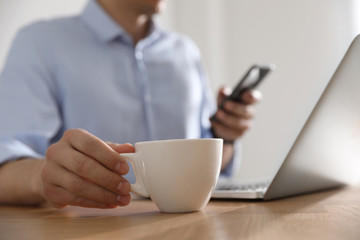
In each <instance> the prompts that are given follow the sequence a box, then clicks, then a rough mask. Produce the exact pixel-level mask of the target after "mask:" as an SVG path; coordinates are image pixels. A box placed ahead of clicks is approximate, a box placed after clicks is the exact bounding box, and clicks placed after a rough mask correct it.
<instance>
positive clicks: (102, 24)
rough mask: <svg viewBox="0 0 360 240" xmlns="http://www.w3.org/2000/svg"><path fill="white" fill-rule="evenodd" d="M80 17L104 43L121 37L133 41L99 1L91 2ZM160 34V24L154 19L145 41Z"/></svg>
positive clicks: (90, 0)
mask: <svg viewBox="0 0 360 240" xmlns="http://www.w3.org/2000/svg"><path fill="white" fill-rule="evenodd" d="M80 17H81V19H82V20H83V21H84V23H85V24H86V25H88V26H89V27H90V28H91V29H92V30H93V31H94V32H95V34H96V35H97V36H98V37H99V38H100V39H101V40H102V41H104V42H110V41H112V40H114V39H117V38H119V37H123V38H126V39H129V40H130V41H131V39H130V36H129V34H128V33H127V32H126V31H125V30H124V29H123V28H122V27H121V26H119V25H118V24H117V23H116V22H115V21H114V20H113V19H112V18H111V17H110V16H109V15H108V14H107V13H106V11H105V10H104V9H103V8H102V7H101V6H100V5H99V3H98V2H97V0H89V1H88V3H87V5H86V6H85V8H84V10H83V12H82V14H81V16H80ZM160 33H161V30H160V27H159V24H158V23H157V21H156V20H155V19H153V22H152V27H151V30H150V33H149V35H148V36H147V37H146V38H145V39H148V40H154V39H156V38H157V37H158V36H160ZM145 39H144V40H145Z"/></svg>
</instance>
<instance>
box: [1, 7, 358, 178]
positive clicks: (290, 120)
mask: <svg viewBox="0 0 360 240" xmlns="http://www.w3.org/2000/svg"><path fill="white" fill-rule="evenodd" d="M85 2H86V0H77V1H73V0H62V1H55V0H32V1H23V0H0V69H1V67H2V64H3V60H4V58H5V54H6V52H7V49H8V47H9V44H10V41H11V39H12V37H13V35H14V33H15V32H16V30H17V29H18V27H19V26H21V25H23V24H24V23H27V22H29V21H33V20H35V19H38V18H48V17H54V16H58V15H64V14H73V13H75V12H78V11H79V10H81V9H82V7H83V5H84V3H85ZM359 2H360V0H301V1H299V0H296V1H295V0H251V1H247V0H196V1H194V0H168V10H167V12H166V13H165V14H164V15H163V16H162V17H161V21H162V22H163V24H164V25H165V26H168V27H170V28H173V29H175V30H178V31H180V32H183V33H185V34H187V35H189V36H190V37H192V38H193V39H194V40H195V42H196V43H197V44H198V45H199V47H200V50H201V51H202V54H203V57H204V63H205V66H206V68H207V71H208V74H209V77H210V80H211V85H212V87H213V89H214V93H215V92H216V90H217V89H218V87H219V86H221V85H224V84H226V85H230V86H232V85H234V84H235V82H236V80H237V79H238V78H239V76H240V75H242V74H243V72H244V71H245V70H246V69H247V68H248V66H249V65H250V64H252V63H255V62H256V63H275V64H276V65H277V70H276V71H275V72H274V73H273V74H272V75H271V76H270V77H269V78H268V79H267V81H266V82H265V83H264V84H263V85H262V87H261V90H262V92H263V95H264V99H263V101H262V102H261V103H260V104H259V105H258V107H257V117H256V120H255V126H254V127H253V129H252V130H251V131H249V132H248V133H247V134H246V135H245V137H244V139H243V161H242V166H241V170H240V172H239V174H238V178H239V179H241V180H244V179H247V178H251V179H261V178H267V177H272V176H273V175H274V174H275V172H276V170H277V168H278V167H279V165H280V164H281V162H282V160H283V159H284V157H285V155H286V152H287V150H288V149H289V148H290V147H291V145H292V143H293V141H294V139H295V136H296V134H297V133H298V132H299V130H300V127H301V126H302V125H303V123H304V122H305V119H306V117H307V116H308V114H309V112H310V111H311V108H312V107H313V105H314V104H315V102H316V100H317V99H318V97H319V96H320V94H321V91H322V90H323V88H324V87H325V85H326V83H327V81H328V80H329V79H330V76H331V74H332V73H333V72H334V71H335V68H336V66H337V64H338V63H339V61H340V59H341V57H342V56H343V54H344V53H345V50H346V48H347V47H348V45H349V44H350V41H351V40H352V39H353V37H354V36H355V35H356V34H358V33H359V32H360V26H359V24H360V17H359V16H360V4H359ZM254 169H258V171H257V172H256V173H253V171H252V170H254Z"/></svg>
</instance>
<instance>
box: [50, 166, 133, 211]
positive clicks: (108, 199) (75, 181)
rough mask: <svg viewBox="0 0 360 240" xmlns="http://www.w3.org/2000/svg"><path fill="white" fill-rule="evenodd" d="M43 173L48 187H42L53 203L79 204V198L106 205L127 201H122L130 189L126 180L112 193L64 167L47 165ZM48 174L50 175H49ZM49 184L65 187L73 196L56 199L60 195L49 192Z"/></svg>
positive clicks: (124, 203)
mask: <svg viewBox="0 0 360 240" xmlns="http://www.w3.org/2000/svg"><path fill="white" fill-rule="evenodd" d="M43 175H45V177H47V178H48V181H46V184H47V187H48V189H46V188H44V192H45V195H46V196H47V198H50V199H51V200H52V202H55V203H63V204H67V205H76V206H80V204H82V202H79V201H78V200H79V199H87V200H91V201H94V202H97V203H102V204H105V205H107V206H114V205H121V206H123V205H127V204H128V203H129V202H127V201H124V198H125V200H127V199H128V195H129V191H130V185H129V184H128V183H127V182H125V183H124V185H121V186H120V188H121V189H119V191H118V193H114V192H111V191H109V190H107V189H105V188H103V187H100V186H98V185H96V184H94V183H92V182H90V181H87V180H86V179H84V178H81V177H79V176H77V175H76V174H73V173H72V172H69V171H67V170H66V169H64V168H57V169H55V167H54V168H51V167H48V168H47V169H45V170H44V173H43ZM46 175H48V176H46ZM49 175H51V177H49ZM51 186H58V187H61V188H63V189H65V190H66V191H68V192H70V193H71V194H72V196H73V198H71V199H69V198H66V199H64V200H62V201H58V200H57V199H56V198H57V197H60V196H59V195H56V194H55V195H54V193H53V192H51V190H53V188H51ZM54 197H55V199H54ZM75 197H76V198H75Z"/></svg>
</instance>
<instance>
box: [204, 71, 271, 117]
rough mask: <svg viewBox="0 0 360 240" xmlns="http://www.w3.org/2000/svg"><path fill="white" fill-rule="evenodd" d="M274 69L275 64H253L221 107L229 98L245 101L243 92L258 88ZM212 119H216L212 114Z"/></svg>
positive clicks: (222, 103) (221, 106)
mask: <svg viewBox="0 0 360 240" xmlns="http://www.w3.org/2000/svg"><path fill="white" fill-rule="evenodd" d="M273 70H275V65H274V64H269V65H257V64H254V65H252V66H251V67H250V68H249V70H248V71H247V72H246V73H245V75H244V76H243V77H242V78H241V79H240V80H239V82H238V84H237V85H236V86H235V88H234V89H233V91H232V93H231V94H230V95H229V96H228V97H227V98H225V99H224V100H223V101H222V102H221V104H220V106H219V108H221V109H222V108H223V105H224V103H225V102H226V101H227V100H231V101H236V102H243V101H242V99H241V94H242V93H243V92H244V91H246V90H249V89H255V88H257V87H258V86H259V84H260V83H261V82H262V80H263V79H265V77H266V76H267V75H268V73H270V72H271V71H273ZM211 120H216V118H215V116H212V117H211Z"/></svg>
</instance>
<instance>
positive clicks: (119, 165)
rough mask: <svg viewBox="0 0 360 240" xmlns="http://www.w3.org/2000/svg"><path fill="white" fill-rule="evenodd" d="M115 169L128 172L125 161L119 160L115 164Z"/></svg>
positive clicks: (122, 172) (119, 171)
mask: <svg viewBox="0 0 360 240" xmlns="http://www.w3.org/2000/svg"><path fill="white" fill-rule="evenodd" d="M115 169H116V171H117V172H118V173H120V174H126V169H127V164H126V163H123V162H118V163H117V164H116V166H115Z"/></svg>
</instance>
